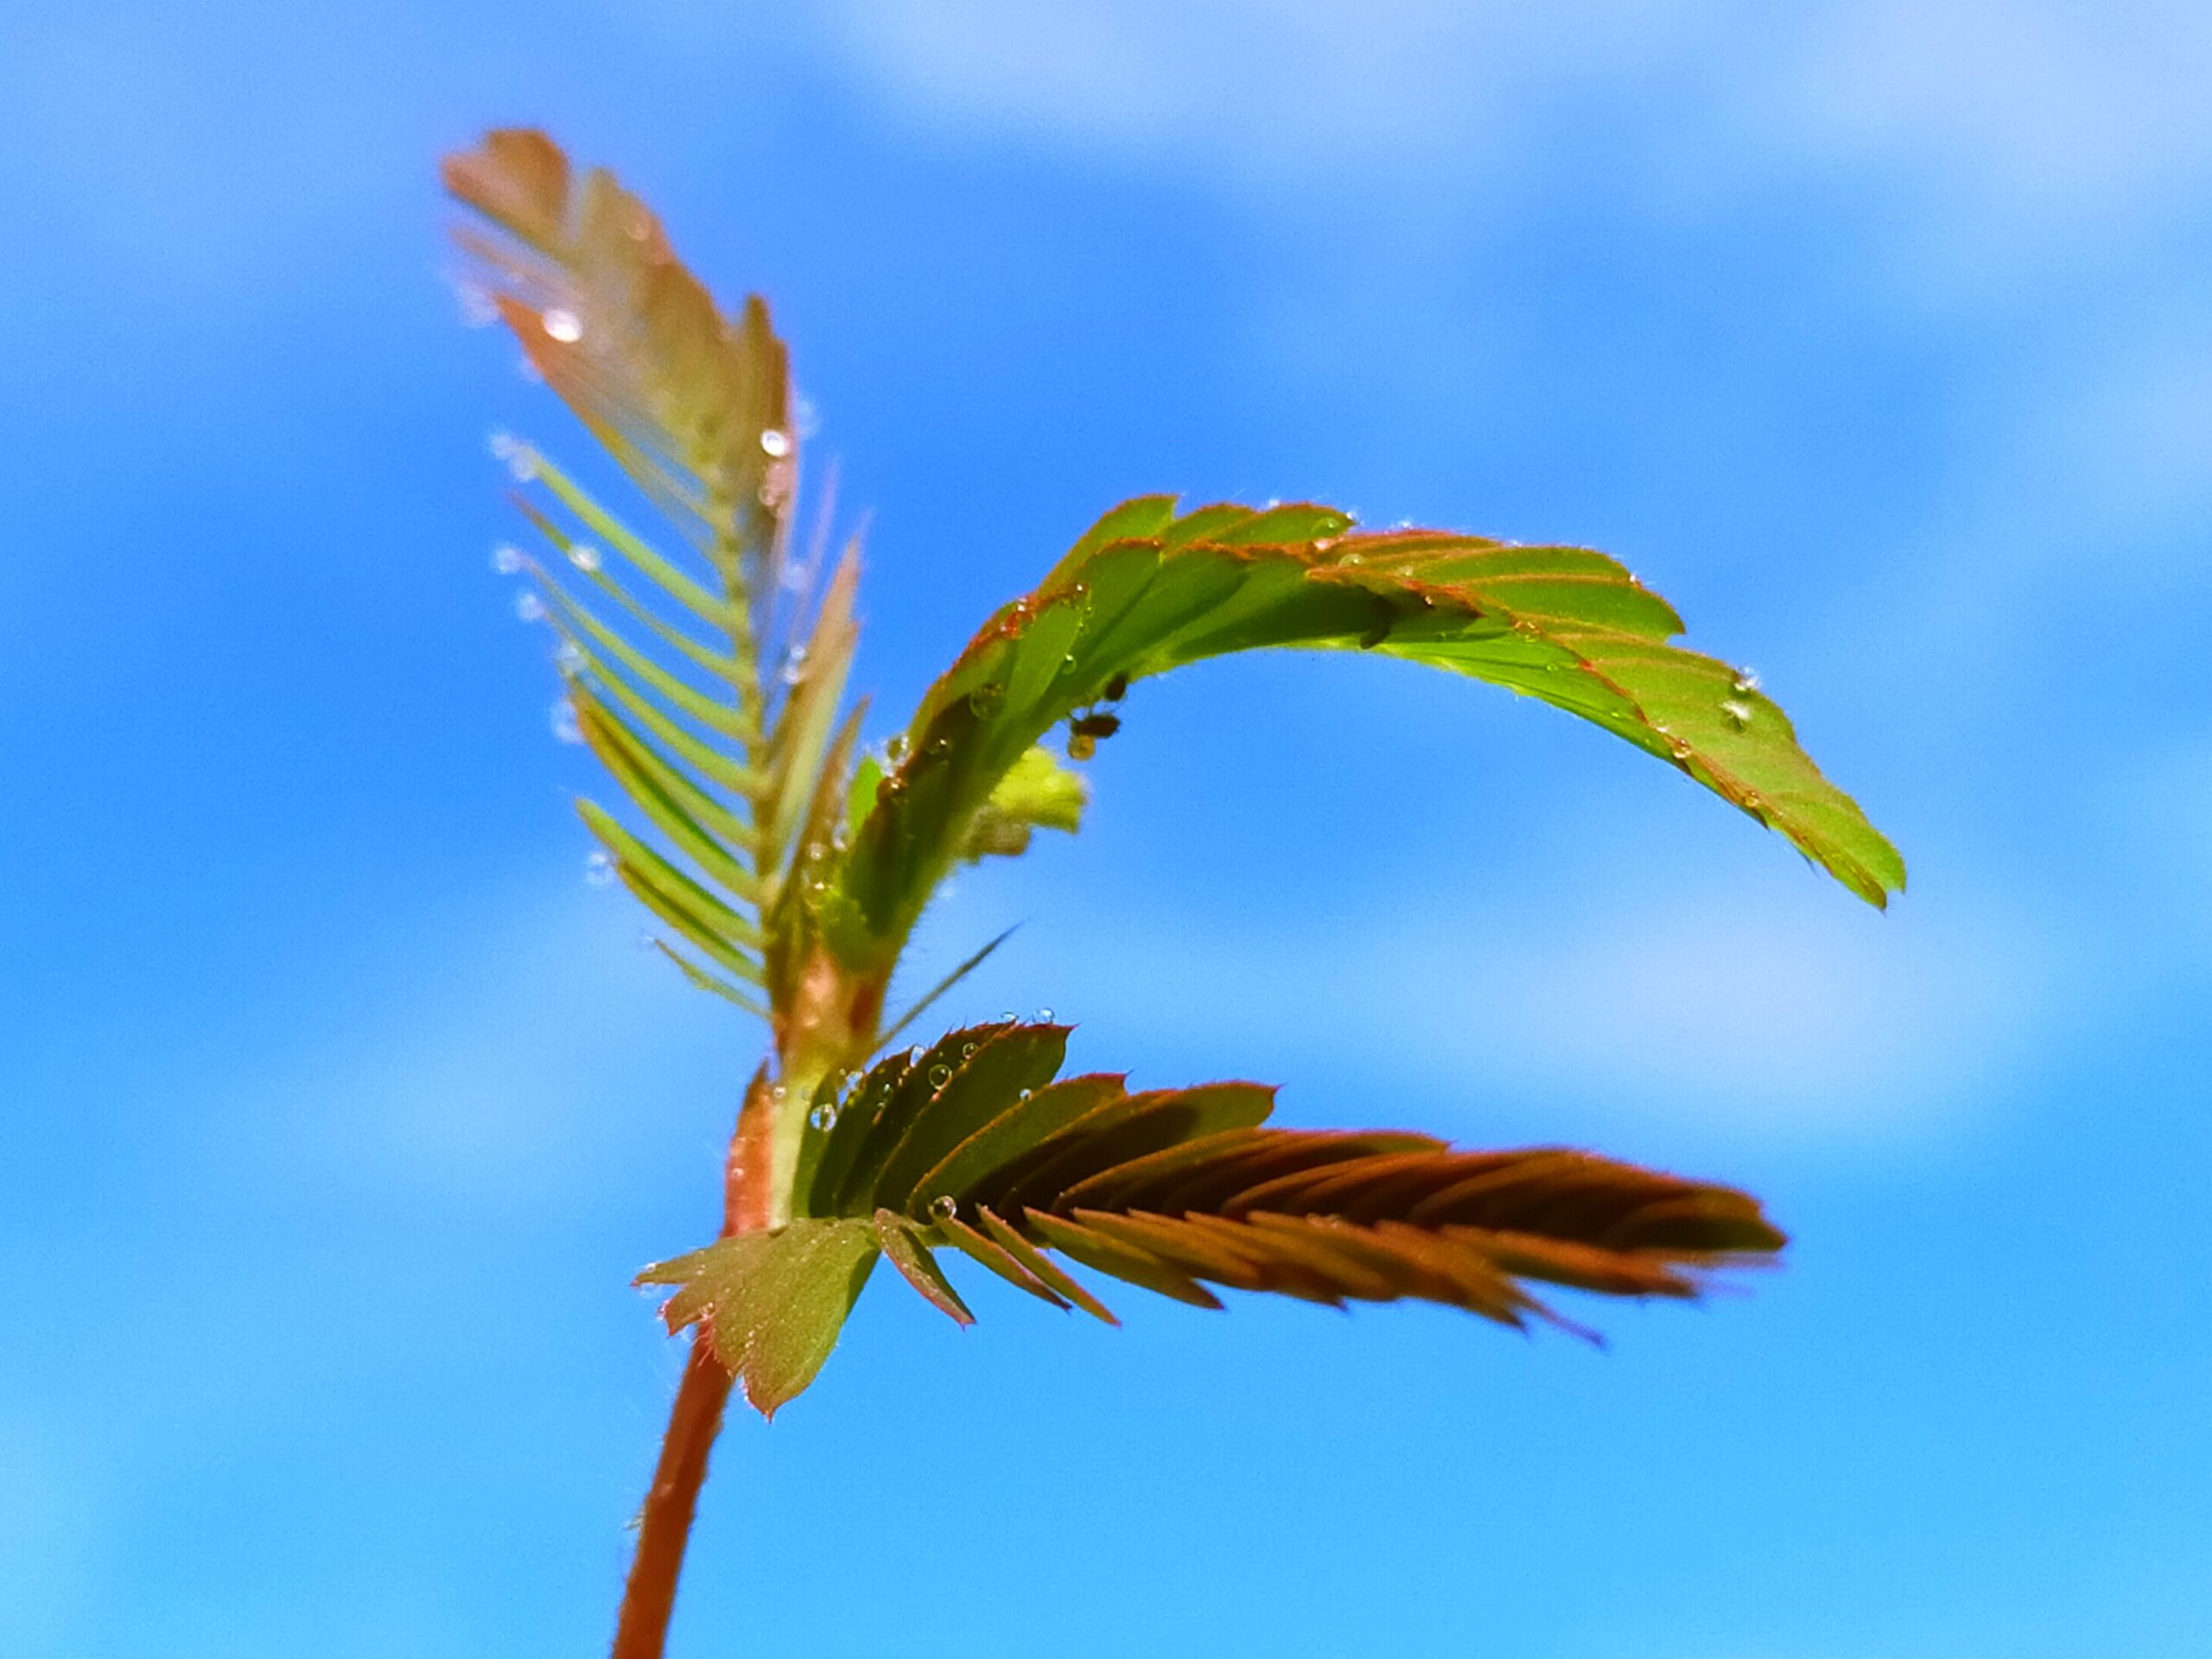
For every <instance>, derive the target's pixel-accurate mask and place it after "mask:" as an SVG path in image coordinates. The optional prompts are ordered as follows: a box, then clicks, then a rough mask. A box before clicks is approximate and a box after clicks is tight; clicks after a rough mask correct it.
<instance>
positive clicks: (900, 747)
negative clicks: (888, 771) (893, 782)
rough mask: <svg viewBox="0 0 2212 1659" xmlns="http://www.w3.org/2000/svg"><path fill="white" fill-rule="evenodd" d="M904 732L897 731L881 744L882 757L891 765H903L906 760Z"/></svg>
mask: <svg viewBox="0 0 2212 1659" xmlns="http://www.w3.org/2000/svg"><path fill="white" fill-rule="evenodd" d="M906 747H907V746H906V733H904V732H900V733H899V734H897V735H896V736H894V737H893V739H892V740H891V741H889V742H888V743H886V744H885V745H884V746H883V758H884V759H885V760H888V761H889V762H890V763H891V764H892V765H893V766H901V765H904V764H905V762H906Z"/></svg>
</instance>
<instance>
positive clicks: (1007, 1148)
mask: <svg viewBox="0 0 2212 1659" xmlns="http://www.w3.org/2000/svg"><path fill="white" fill-rule="evenodd" d="M1067 1035H1068V1032H1067V1027H1063V1026H1053V1025H1038V1024H1024V1023H1020V1022H1013V1021H1005V1022H999V1023H995V1024H990V1025H983V1026H976V1027H969V1029H967V1030H964V1031H956V1032H953V1033H950V1034H948V1035H947V1036H945V1037H944V1038H943V1039H940V1040H939V1041H938V1042H937V1043H936V1044H935V1045H933V1046H931V1048H929V1049H928V1050H927V1051H926V1052H921V1053H920V1054H918V1056H916V1055H908V1054H900V1055H896V1056H893V1058H890V1059H887V1060H886V1061H884V1062H882V1063H881V1064H880V1065H876V1066H875V1067H874V1068H873V1069H872V1070H870V1071H868V1073H867V1074H866V1075H865V1076H863V1077H861V1079H860V1080H859V1082H858V1083H856V1084H854V1085H853V1086H852V1088H851V1089H850V1090H848V1091H847V1093H846V1094H845V1095H844V1096H843V1097H842V1098H841V1099H836V1100H831V1101H826V1102H825V1103H824V1105H823V1109H819V1110H817V1112H816V1113H815V1115H814V1116H813V1117H812V1118H811V1119H810V1128H809V1131H808V1144H807V1146H806V1147H805V1149H804V1151H803V1152H802V1154H801V1160H800V1165H799V1169H800V1182H801V1191H800V1193H799V1195H798V1196H799V1200H800V1203H799V1209H800V1212H801V1214H802V1215H803V1216H804V1217H805V1218H804V1219H802V1220H798V1221H794V1222H792V1223H791V1224H790V1225H789V1226H787V1227H786V1228H785V1229H783V1230H781V1231H780V1232H778V1233H775V1234H772V1235H762V1234H742V1233H741V1234H738V1235H736V1236H734V1237H730V1238H726V1239H723V1240H722V1241H721V1243H716V1244H713V1245H709V1247H708V1248H707V1249H704V1250H701V1251H698V1252H696V1253H695V1254H694V1255H689V1256H685V1257H682V1258H680V1259H678V1260H677V1261H675V1262H667V1263H664V1264H663V1265H662V1266H661V1267H659V1268H653V1269H652V1270H650V1271H649V1272H648V1274H646V1275H645V1278H646V1280H647V1281H649V1282H652V1283H658V1284H677V1285H680V1286H681V1287H682V1288H681V1289H680V1290H679V1291H678V1293H677V1295H676V1296H675V1297H674V1298H673V1299H672V1300H671V1301H670V1303H669V1306H668V1309H667V1317H668V1319H669V1321H670V1323H671V1326H679V1325H683V1324H685V1323H688V1322H690V1321H691V1320H694V1319H701V1318H709V1319H711V1320H712V1321H713V1328H714V1330H715V1343H716V1351H718V1352H721V1353H724V1354H725V1356H726V1357H728V1358H729V1363H731V1364H732V1365H733V1366H734V1367H738V1366H740V1365H741V1363H742V1364H753V1363H756V1362H754V1361H753V1360H752V1359H751V1356H752V1354H753V1345H752V1344H755V1343H761V1344H766V1346H765V1347H764V1348H763V1349H762V1351H763V1352H772V1353H777V1354H782V1353H785V1352H794V1353H804V1354H811V1355H814V1356H815V1357H814V1359H813V1361H812V1363H813V1364H814V1365H816V1366H818V1365H819V1364H820V1363H821V1362H820V1357H819V1354H818V1353H817V1351H816V1345H817V1344H820V1343H825V1342H826V1341H827V1340H829V1339H834V1337H835V1334H836V1331H835V1325H834V1324H833V1325H831V1326H830V1327H829V1332H828V1335H827V1337H826V1338H825V1337H823V1334H822V1333H823V1319H824V1318H825V1317H826V1316H825V1314H824V1313H823V1308H824V1307H825V1306H827V1303H826V1301H825V1300H824V1299H823V1295H822V1294H820V1292H819V1290H818V1288H817V1287H815V1286H814V1283H813V1281H811V1280H810V1279H809V1278H808V1277H807V1276H806V1275H804V1274H798V1273H797V1272H795V1271H793V1270H791V1269H790V1268H788V1267H786V1266H784V1265H782V1264H783V1261H784V1256H783V1253H784V1252H785V1251H788V1250H791V1249H797V1248H798V1246H796V1245H792V1244H779V1243H774V1242H773V1241H776V1240H782V1239H785V1238H787V1237H788V1238H793V1239H805V1238H809V1237H818V1236H826V1235H821V1234H818V1233H814V1232H810V1231H809V1230H810V1229H813V1230H818V1229H823V1228H829V1229H836V1228H845V1229H853V1230H855V1231H854V1232H853V1233H851V1234H849V1235H837V1236H841V1237H842V1236H849V1237H850V1238H852V1239H854V1240H855V1241H858V1242H856V1243H854V1244H853V1245H852V1246H851V1248H852V1249H853V1250H854V1251H855V1252H858V1253H860V1254H866V1255H869V1256H870V1257H872V1255H873V1253H874V1250H875V1249H878V1248H880V1249H882V1250H883V1251H884V1252H885V1253H887V1254H888V1255H890V1256H891V1258H892V1260H893V1263H894V1264H895V1265H896V1266H897V1267H898V1268H899V1272H900V1273H901V1274H903V1275H904V1276H905V1277H906V1280H907V1281H908V1282H909V1283H911V1284H912V1286H913V1287H915V1289H916V1290H917V1291H918V1292H919V1293H920V1294H922V1295H924V1296H925V1297H926V1298H927V1299H928V1300H930V1301H931V1303H933V1304H934V1305H936V1306H938V1307H939V1308H940V1309H942V1310H943V1311H944V1313H948V1314H950V1316H951V1317H952V1318H954V1319H957V1320H959V1321H960V1322H961V1323H963V1324H965V1323H967V1322H968V1321H969V1319H972V1318H973V1315H972V1314H970V1313H969V1310H968V1306H967V1304H966V1303H965V1302H963V1300H961V1299H960V1297H959V1295H958V1294H957V1292H956V1291H955V1290H954V1289H953V1288H952V1287H951V1285H950V1282H949V1281H946V1280H945V1278H944V1274H943V1273H942V1272H941V1271H940V1270H939V1268H938V1266H937V1264H936V1262H935V1261H934V1259H933V1257H932V1254H931V1253H932V1251H933V1250H936V1249H947V1248H950V1249H955V1250H957V1251H959V1252H961V1253H962V1254H963V1255H968V1256H969V1257H971V1258H972V1259H974V1260H975V1261H976V1262H978V1263H980V1264H981V1265H982V1266H983V1267H984V1268H988V1269H989V1271H991V1272H992V1273H994V1274H997V1275H998V1276H999V1277H1000V1278H1001V1279H1003V1280H1005V1281H1007V1282H1008V1283H1009V1284H1012V1285H1014V1286H1015V1287H1017V1288H1020V1289H1021V1290H1025V1291H1027V1292H1028V1293H1029V1294H1031V1295H1033V1296H1035V1297H1037V1298H1039V1300H1043V1301H1046V1302H1051V1303H1052V1304H1054V1305H1055V1306H1071V1305H1075V1306H1082V1307H1084V1308H1085V1309H1086V1310H1088V1311H1090V1312H1091V1313H1095V1314H1096V1315H1097V1316H1098V1317H1099V1318H1101V1319H1109V1320H1110V1319H1112V1317H1113V1316H1112V1315H1111V1314H1110V1313H1108V1312H1107V1311H1106V1309H1105V1308H1104V1306H1103V1305H1101V1304H1100V1303H1099V1302H1097V1301H1096V1299H1094V1298H1093V1297H1092V1296H1091V1295H1090V1293H1089V1292H1088V1291H1087V1290H1085V1289H1084V1287H1082V1285H1080V1284H1079V1283H1078V1282H1077V1281H1076V1280H1075V1279H1074V1278H1073V1277H1072V1276H1071V1275H1070V1274H1068V1273H1067V1272H1066V1270H1065V1268H1061V1267H1060V1266H1059V1265H1058V1263H1057V1262H1053V1261H1052V1258H1051V1256H1050V1255H1047V1254H1046V1252H1047V1251H1052V1252H1056V1253H1058V1255H1065V1256H1066V1257H1068V1258H1069V1259H1071V1261H1074V1262H1077V1263H1079V1264H1081V1265H1082V1266H1084V1267H1087V1268H1091V1269H1093V1270H1095V1271H1096V1272H1099V1273H1103V1274H1109V1275H1110V1276H1112V1277H1114V1278H1117V1279H1122V1280H1126V1281H1128V1282H1129V1283H1131V1284H1135V1285H1138V1286H1141V1287H1144V1288H1145V1289H1147V1290H1154V1291H1157V1292H1159V1293H1160V1294H1162V1295H1166V1296H1170V1297H1173V1298H1175V1299H1177V1300H1181V1301H1185V1302H1190V1303H1193V1304H1195V1305H1197V1306H1203V1307H1217V1306H1220V1303H1219V1302H1218V1300H1217V1299H1216V1298H1215V1297H1214V1296H1213V1294H1212V1293H1211V1291H1209V1290H1208V1289H1207V1288H1206V1287H1207V1286H1208V1285H1210V1284H1211V1285H1221V1286H1226V1287H1230V1288H1233V1289H1237V1290H1253V1291H1277V1292H1281V1294H1286V1295H1290V1296H1297V1297H1301V1298H1304V1299H1306V1300H1312V1301H1318V1302H1325V1303H1329V1304H1332V1305H1341V1304H1342V1303H1344V1301H1347V1300H1358V1301H1393V1300H1399V1299H1401V1298H1406V1297H1412V1298H1416V1299H1419V1300H1426V1301H1433V1302H1441V1303H1446V1304H1448V1305H1449V1306H1454V1307H1461V1308H1465V1309H1466V1310H1468V1311H1469V1312H1471V1313H1478V1314H1480V1315H1482V1316H1483V1317H1484V1318H1485V1319H1494V1320H1497V1322H1499V1323H1501V1324H1504V1325H1515V1326H1518V1325H1522V1323H1523V1322H1524V1321H1525V1320H1526V1319H1529V1318H1532V1317H1533V1318H1538V1319H1555V1318H1556V1316H1555V1315H1554V1314H1553V1313H1552V1312H1551V1310H1550V1309H1548V1307H1546V1306H1544V1305H1543V1304H1542V1303H1541V1301H1539V1300H1536V1298H1535V1296H1534V1295H1533V1294H1531V1293H1530V1291H1529V1288H1528V1286H1529V1283H1530V1282H1536V1283H1545V1284H1553V1285H1563V1286H1567V1287H1573V1288H1575V1289H1579V1290H1585V1291H1592V1292H1598V1293H1601V1294H1609V1295H1617V1296H1671V1297H1691V1296H1694V1295H1695V1294H1697V1293H1698V1290H1699V1288H1700V1280H1701V1277H1702V1275H1703V1274H1705V1273H1707V1272H1708V1271H1709V1270H1711V1269H1713V1268H1723V1267H1727V1266H1730V1265H1733V1264H1737V1263H1740V1262H1745V1261H1749V1260H1751V1259H1754V1258H1757V1257H1760V1256H1764V1255H1771V1254H1772V1253H1773V1252H1775V1251H1777V1250H1778V1249H1781V1248H1782V1246H1783V1243H1784V1240H1783V1235H1782V1234H1781V1233H1780V1232H1779V1231H1777V1230H1776V1229H1775V1228H1774V1227H1773V1226H1772V1225H1771V1224H1769V1223H1768V1222H1767V1220H1766V1219H1765V1217H1764V1216H1763V1215H1762V1214H1761V1213H1760V1210H1759V1206H1758V1203H1757V1202H1756V1201H1755V1200H1754V1199H1752V1198H1750V1197H1748V1196H1746V1195H1745V1194H1744V1193H1742V1192H1736V1191H1734V1190H1733V1189H1732V1188H1728V1187H1724V1186H1715V1185H1710V1184H1707V1183H1705V1182H1701V1181H1692V1180H1685V1179H1681V1178H1680V1177H1677V1176H1673V1175H1667V1174H1662V1173H1658V1172H1656V1171H1653V1170H1648V1169H1643V1168H1639V1167H1637V1166H1635V1165H1631V1164H1624V1163H1620V1162H1617V1161H1615V1160H1611V1159H1606V1158H1599V1157H1596V1156H1593V1155H1592V1154H1588V1153H1582V1152H1574V1151H1568V1150H1564V1149H1560V1148H1556V1147H1539V1148H1535V1149H1529V1150H1520V1151H1510V1152H1466V1151H1459V1150H1455V1149H1454V1148H1453V1147H1450V1146H1449V1145H1447V1144H1446V1142H1444V1141H1440V1140H1437V1139H1436V1138H1434V1137H1433V1136H1431V1135H1418V1134H1410V1133H1404V1132H1399V1131H1369V1132H1362V1133H1345V1132H1325V1131H1316V1130H1305V1129H1275V1128H1268V1127H1266V1124H1267V1119H1268V1115H1269V1113H1270V1111H1271V1110H1272V1109H1273V1107H1274V1090H1270V1089H1267V1088H1264V1087H1262V1086H1261V1085H1259V1084H1249V1083H1217V1084H1205V1085H1203V1086H1200V1087H1198V1088H1192V1089H1167V1090H1147V1091H1144V1092H1141V1093H1136V1094H1132V1093H1130V1092H1129V1091H1128V1090H1127V1089H1126V1088H1125V1087H1124V1086H1123V1081H1122V1078H1121V1077H1115V1076H1088V1077H1068V1078H1058V1071H1059V1067H1060V1062H1061V1059H1062V1057H1063V1055H1064V1054H1065V1050H1066V1044H1067ZM1056 1079H1057V1080H1056ZM824 1259H825V1260H827V1259H829V1258H828V1257H826V1256H825V1257H824ZM836 1259H838V1260H844V1261H846V1262H848V1266H849V1265H850V1262H852V1261H855V1260H857V1259H858V1255H853V1256H850V1257H838V1258H836ZM786 1296H803V1297H804V1298H805V1300H804V1305H803V1306H801V1305H798V1304H794V1306H793V1312H792V1313H791V1318H792V1319H794V1320H796V1321H798V1325H800V1326H801V1330H800V1332H799V1333H798V1335H795V1336H793V1337H792V1338H791V1339H790V1341H789V1343H788V1344H782V1343H781V1341H780V1339H779V1338H773V1337H772V1336H771V1335H769V1334H766V1332H768V1326H769V1325H772V1324H773V1322H774V1320H775V1319H776V1318H777V1317H778V1315H777V1313H776V1308H777V1307H778V1306H780V1300H781V1299H783V1298H785V1297H786ZM842 1317H843V1315H842V1310H840V1311H839V1313H837V1316H836V1318H837V1319H838V1320H839V1321H842ZM764 1320H765V1321H766V1324H764V1323H763V1321H764ZM726 1322H734V1325H726ZM1559 1322H1560V1323H1565V1322H1564V1321H1559ZM732 1328H734V1331H735V1332H738V1333H739V1334H736V1335H726V1334H725V1332H726V1330H728V1329H732ZM826 1351H827V1349H826V1346H823V1347H822V1348H821V1352H826ZM732 1355H734V1357H731V1356H732ZM796 1370H797V1367H796V1366H794V1365H792V1364H791V1363H788V1362H786V1363H785V1364H784V1365H783V1368H782V1369H781V1370H779V1371H777V1372H776V1375H777V1376H779V1377H788V1376H791V1375H793V1374H795V1373H796ZM741 1374H742V1375H745V1376H747V1378H748V1381H747V1391H748V1395H749V1396H751V1397H753V1399H754V1402H755V1403H756V1404H758V1403H760V1395H759V1394H758V1393H756V1392H755V1391H754V1383H753V1381H752V1380H751V1378H752V1377H753V1372H752V1371H750V1370H745V1371H742V1372H741ZM805 1375H806V1376H811V1375H812V1371H811V1370H807V1371H806V1373H805ZM802 1386H803V1381H802ZM793 1391H796V1390H793ZM771 1392H772V1390H771ZM788 1397H789V1395H788V1394H784V1395H778V1396H777V1398H778V1400H779V1402H780V1400H781V1399H785V1398H788Z"/></svg>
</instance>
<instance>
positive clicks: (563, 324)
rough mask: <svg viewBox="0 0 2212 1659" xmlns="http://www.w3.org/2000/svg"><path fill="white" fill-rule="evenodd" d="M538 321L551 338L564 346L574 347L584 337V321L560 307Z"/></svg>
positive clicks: (551, 310)
mask: <svg viewBox="0 0 2212 1659" xmlns="http://www.w3.org/2000/svg"><path fill="white" fill-rule="evenodd" d="M538 321H539V322H540V324H542V325H543V327H544V329H545V332H546V334H547V335H548V336H549V337H550V338H551V339H554V340H559V341H560V342H561V343H562V344H563V346H573V345H575V343H576V342H577V341H578V340H582V338H583V337H584V325H583V319H582V318H581V317H579V316H578V315H576V314H575V312H573V311H569V310H567V309H564V308H562V307H560V306H557V305H556V306H555V307H553V308H551V309H550V310H549V311H548V312H546V314H545V315H543V316H542V317H540V318H539V319H538Z"/></svg>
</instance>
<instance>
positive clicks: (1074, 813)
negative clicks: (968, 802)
mask: <svg viewBox="0 0 2212 1659" xmlns="http://www.w3.org/2000/svg"><path fill="white" fill-rule="evenodd" d="M1089 800H1090V791H1089V790H1088V789H1087V788H1086V787H1085V786H1084V781H1083V779H1082V777H1081V776H1080V775H1079V774H1077V773H1076V772H1071V771H1069V770H1068V769H1067V767H1065V766H1062V765H1061V764H1060V763H1059V761H1058V760H1055V759H1054V758H1053V756H1052V751H1051V750H1049V749H1046V748H1043V747H1038V748H1033V749H1029V750H1027V751H1025V752H1024V753H1023V754H1022V756H1021V758H1020V760H1016V761H1015V762H1014V765H1013V766H1010V767H1009V768H1007V773H1006V776H1004V777H1003V778H1001V779H999V781H998V784H997V786H996V787H995V788H994V789H993V790H992V791H991V792H990V794H989V796H988V798H986V799H985V800H984V802H983V804H982V808H981V809H980V810H978V811H977V812H976V816H975V817H974V818H973V819H972V820H970V822H969V826H968V837H967V839H966V841H964V842H963V843H962V844H961V848H960V856H961V857H962V858H963V859H966V860H969V861H974V860H976V859H981V858H988V857H991V856H994V855H995V856H998V857H1006V858H1012V857H1018V856H1020V855H1021V854H1023V853H1026V852H1027V851H1028V850H1029V837H1030V834H1031V832H1032V831H1033V830H1037V829H1058V830H1059V831H1061V832H1062V833H1064V834H1066V835H1073V834H1075V832H1076V831H1077V829H1079V828H1080V827H1081V826H1082V823H1083V809H1084V805H1085V804H1087V803H1088V802H1089Z"/></svg>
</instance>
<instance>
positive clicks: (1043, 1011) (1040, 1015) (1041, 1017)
mask: <svg viewBox="0 0 2212 1659" xmlns="http://www.w3.org/2000/svg"><path fill="white" fill-rule="evenodd" d="M1037 1023H1038V1024H1039V1025H1040V1026H1049V1025H1051V1024H1052V1010H1051V1009H1050V1008H1039V1009H1038V1010H1037Z"/></svg>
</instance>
